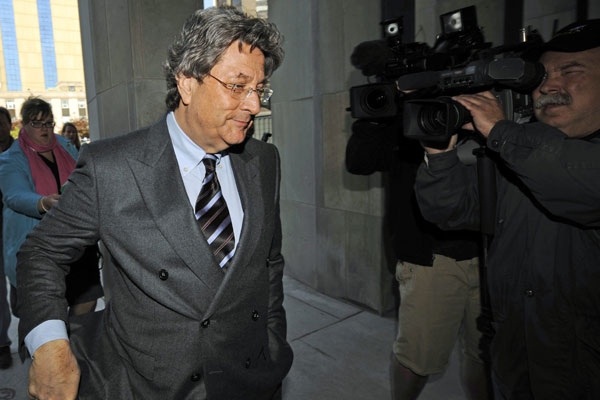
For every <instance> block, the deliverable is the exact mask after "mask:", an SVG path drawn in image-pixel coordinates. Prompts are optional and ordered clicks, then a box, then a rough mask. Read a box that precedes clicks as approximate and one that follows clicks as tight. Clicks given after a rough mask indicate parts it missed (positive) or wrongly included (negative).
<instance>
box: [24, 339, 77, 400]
mask: <svg viewBox="0 0 600 400" xmlns="http://www.w3.org/2000/svg"><path fill="white" fill-rule="evenodd" d="M79 377H80V371H79V365H78V364H77V360H76V359H75V356H74V355H73V352H72V351H71V346H70V345H69V342H68V341H67V340H63V339H59V340H52V341H50V342H48V343H45V344H43V345H41V346H40V347H38V349H37V350H36V351H35V353H34V354H33V361H32V362H31V367H30V368H29V388H28V391H29V397H30V398H31V399H39V400H55V399H56V400H73V399H75V398H76V397H77V391H78V388H79Z"/></svg>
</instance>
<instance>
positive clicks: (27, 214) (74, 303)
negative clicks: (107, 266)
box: [0, 97, 102, 314]
mask: <svg viewBox="0 0 600 400" xmlns="http://www.w3.org/2000/svg"><path fill="white" fill-rule="evenodd" d="M21 123H22V128H21V131H20V132H19V138H18V140H16V141H15V142H14V143H13V145H12V146H11V147H10V148H9V149H8V150H7V151H5V152H4V153H2V154H1V155H0V191H1V192H2V202H3V205H4V207H3V217H4V223H3V236H2V237H3V244H4V249H3V252H4V254H3V256H4V262H5V264H4V267H5V272H6V276H8V278H9V281H10V284H11V303H12V305H13V309H14V306H15V304H16V290H15V289H16V286H17V282H16V264H17V252H18V251H19V248H20V247H21V245H22V244H23V242H24V241H25V238H26V236H27V234H28V233H29V232H30V231H31V230H32V229H33V228H34V227H35V226H36V225H37V224H38V223H39V221H40V220H41V219H42V218H43V217H44V214H46V213H47V212H48V211H49V210H50V209H51V208H52V207H53V206H54V205H55V204H56V202H57V201H58V199H59V198H60V193H61V190H62V187H63V186H64V184H65V183H66V182H67V179H68V177H69V175H70V174H71V172H73V170H74V169H75V160H76V159H77V155H78V152H77V149H76V148H75V146H73V144H71V142H70V141H68V140H67V139H65V138H64V137H62V136H60V135H57V134H55V133H54V126H55V125H56V124H55V122H54V115H53V114H52V107H51V105H50V104H49V103H47V102H46V101H44V100H42V99H40V98H37V97H31V98H29V99H27V100H26V101H25V102H24V103H23V106H22V108H21ZM90 251H91V253H92V256H94V255H95V251H94V249H91V250H90ZM92 264H93V263H92ZM73 271H74V272H73V273H72V274H71V277H69V278H68V279H69V280H71V281H72V285H68V286H72V289H71V290H69V289H68V290H67V291H68V292H69V291H70V292H72V293H67V297H69V296H70V298H69V305H70V306H71V307H72V311H73V313H76V314H80V313H84V312H87V311H90V310H92V309H93V307H95V304H96V300H97V299H98V297H100V296H102V288H101V286H100V276H99V272H98V265H97V256H96V265H91V266H90V269H89V271H85V272H84V271H83V270H82V269H81V268H77V269H76V271H75V269H73ZM88 289H89V290H88Z"/></svg>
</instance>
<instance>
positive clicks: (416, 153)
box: [346, 117, 479, 266]
mask: <svg viewBox="0 0 600 400" xmlns="http://www.w3.org/2000/svg"><path fill="white" fill-rule="evenodd" d="M352 131H353V133H352V136H351V137H350V139H349V140H348V144H347V146H346V168H347V170H348V171H349V172H350V173H352V174H357V175H370V174H372V173H374V172H377V171H387V172H388V174H387V176H386V213H387V215H386V219H385V224H386V229H387V230H388V231H389V234H390V238H391V244H392V246H393V249H394V253H395V256H396V257H397V259H398V260H401V261H406V262H410V263H413V264H418V265H427V266H431V265H432V264H433V255H434V254H441V255H444V256H447V257H451V258H454V259H456V260H466V259H470V258H473V257H476V256H477V255H478V251H479V250H478V239H479V235H478V234H476V233H474V232H466V231H452V232H448V231H442V230H441V229H439V228H437V227H436V226H435V225H434V224H432V223H430V222H427V221H425V219H424V218H423V216H422V215H421V211H420V210H419V207H418V205H417V201H416V198H415V195H414V190H413V186H414V183H415V175H416V173H417V169H418V167H419V165H420V163H421V162H422V160H423V148H422V147H421V145H420V144H419V142H418V141H416V140H410V139H406V138H405V137H404V136H403V135H402V119H401V118H400V117H398V118H396V119H394V120H388V121H385V122H384V121H379V122H377V123H375V122H371V121H368V120H357V121H355V122H354V124H353V126H352Z"/></svg>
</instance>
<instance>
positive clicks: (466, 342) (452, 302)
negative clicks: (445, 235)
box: [393, 254, 483, 376]
mask: <svg viewBox="0 0 600 400" xmlns="http://www.w3.org/2000/svg"><path fill="white" fill-rule="evenodd" d="M396 279H397V280H398V284H399V291H400V308H399V310H398V336H397V338H396V341H395V342H394V346H393V351H394V355H395V356H396V358H397V359H398V361H399V362H400V363H401V364H402V365H404V366H405V367H406V368H409V369H410V370H412V371H413V372H414V373H416V374H418V375H423V376H427V375H432V374H438V373H441V372H443V371H444V370H445V368H446V366H447V365H448V361H449V359H450V355H451V354H452V350H453V348H454V344H455V343H456V339H457V338H458V339H460V341H459V343H460V345H461V351H462V352H463V356H464V357H468V358H470V359H472V360H473V361H476V362H481V363H483V361H482V360H481V359H480V357H479V352H480V350H479V341H480V338H481V332H479V330H478V329H477V321H476V320H477V318H478V317H479V315H480V311H481V303H480V296H479V267H478V259H477V258H474V259H471V260H465V261H455V260H454V259H452V258H449V257H445V256H441V255H437V254H436V255H435V259H434V262H433V266H431V267H428V266H421V265H416V264H410V263H402V262H398V264H397V265H396Z"/></svg>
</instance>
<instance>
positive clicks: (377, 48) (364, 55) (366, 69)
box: [350, 40, 394, 76]
mask: <svg viewBox="0 0 600 400" xmlns="http://www.w3.org/2000/svg"><path fill="white" fill-rule="evenodd" d="M393 58H394V52H393V51H392V50H391V49H390V48H389V47H388V46H387V43H386V41H385V40H371V41H367V42H362V43H360V44H358V45H357V46H356V47H355V48H354V51H353V52H352V55H351V56H350V62H351V63H352V65H353V66H354V67H356V68H358V69H359V70H361V72H362V73H363V75H365V76H371V75H381V74H383V73H384V72H385V68H386V65H387V64H388V63H389V61H390V59H393Z"/></svg>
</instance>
